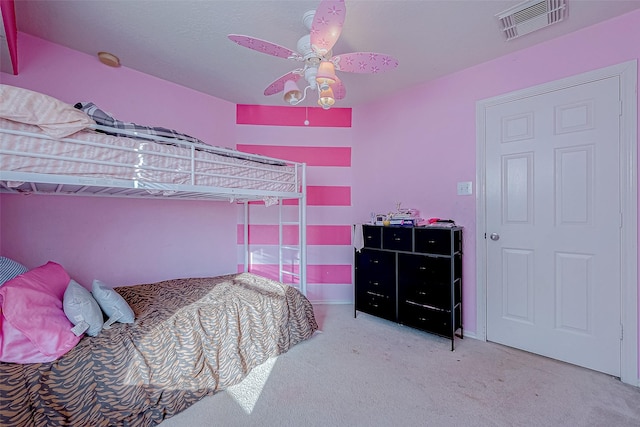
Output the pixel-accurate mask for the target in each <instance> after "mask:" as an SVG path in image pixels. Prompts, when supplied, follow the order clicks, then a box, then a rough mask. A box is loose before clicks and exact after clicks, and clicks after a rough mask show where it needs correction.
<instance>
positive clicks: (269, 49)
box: [227, 34, 302, 60]
mask: <svg viewBox="0 0 640 427" xmlns="http://www.w3.org/2000/svg"><path fill="white" fill-rule="evenodd" d="M227 37H229V40H231V41H233V42H236V43H237V44H239V45H240V46H243V47H248V48H249V49H253V50H255V51H258V52H262V53H266V54H267V55H272V56H277V57H279V58H285V59H288V58H292V59H300V60H301V59H302V57H301V56H300V54H299V53H297V52H294V51H292V50H291V49H289V48H286V47H284V46H280V45H277V44H275V43H271V42H268V41H266V40H260V39H257V38H255V37H250V36H243V35H240V34H229V35H228V36H227Z"/></svg>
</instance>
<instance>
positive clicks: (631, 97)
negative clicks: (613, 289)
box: [476, 60, 640, 387]
mask: <svg viewBox="0 0 640 427" xmlns="http://www.w3.org/2000/svg"><path fill="white" fill-rule="evenodd" d="M610 77H618V78H619V79H620V91H621V93H620V99H621V102H622V106H621V112H620V113H621V116H620V167H619V170H620V200H621V210H622V217H623V219H624V222H623V223H622V230H623V232H622V233H621V243H620V254H621V257H620V258H621V259H620V269H621V271H620V273H621V274H620V277H621V281H622V283H621V302H620V304H621V313H622V318H621V319H620V322H621V326H622V328H623V331H624V335H623V339H622V343H621V349H620V350H621V361H620V370H621V375H620V379H621V380H622V382H625V383H627V384H632V385H634V386H636V387H640V381H639V379H638V271H637V265H638V175H637V170H638V162H637V151H638V135H637V131H638V127H637V126H638V112H637V104H638V95H637V84H638V64H637V60H633V61H628V62H624V63H621V64H618V65H613V66H610V67H606V68H601V69H599V70H595V71H589V72H586V73H583V74H579V75H577V76H572V77H568V78H564V79H561V80H556V81H553V82H549V83H545V84H541V85H538V86H533V87H530V88H526V89H522V90H518V91H515V92H511V93H508V94H504V95H499V96H496V97H493V98H489V99H484V100H480V101H477V102H476V189H477V190H476V298H477V299H476V303H477V318H476V325H477V331H476V337H477V338H478V339H481V340H484V341H486V339H487V270H486V267H487V239H486V236H485V233H486V228H487V227H486V220H487V218H486V178H485V174H486V171H485V151H486V139H485V135H486V132H485V125H486V124H485V118H486V109H487V108H489V107H491V106H495V105H498V104H502V103H506V102H512V101H515V100H518V99H522V98H528V97H531V96H536V95H540V94H543V93H548V92H552V91H556V90H561V89H564V88H567V87H571V86H576V85H581V84H584V83H589V82H592V81H596V80H601V79H605V78H610Z"/></svg>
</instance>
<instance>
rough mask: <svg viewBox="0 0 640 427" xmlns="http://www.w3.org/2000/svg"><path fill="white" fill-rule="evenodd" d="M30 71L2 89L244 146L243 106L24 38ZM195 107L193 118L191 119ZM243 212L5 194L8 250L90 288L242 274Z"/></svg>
mask: <svg viewBox="0 0 640 427" xmlns="http://www.w3.org/2000/svg"><path fill="white" fill-rule="evenodd" d="M19 55H20V73H19V75H17V76H13V75H10V74H5V73H2V74H0V82H2V83H4V84H10V85H14V86H20V87H25V88H28V89H32V90H36V91H40V92H43V93H46V94H49V95H51V96H54V97H56V98H59V99H61V100H63V101H65V102H68V103H70V104H73V103H75V102H78V101H92V102H94V103H96V104H97V105H98V106H99V107H101V108H102V109H104V110H105V111H108V112H111V113H112V114H113V115H114V116H115V117H116V118H120V119H122V120H126V121H133V122H137V123H140V124H145V125H159V126H165V127H171V128H174V129H176V130H179V131H181V132H184V133H187V134H190V135H193V136H196V137H198V138H201V139H203V140H205V141H210V142H211V143H214V144H215V145H220V146H227V147H235V136H234V131H235V124H234V122H235V104H231V103H229V102H226V101H223V100H220V99H217V98H214V97H211V96H208V95H204V94H202V93H199V92H196V91H194V90H191V89H188V88H185V87H181V86H178V85H175V84H173V83H169V82H166V81H163V80H160V79H157V78H154V77H151V76H148V75H145V74H142V73H139V72H137V71H135V70H131V69H128V68H126V67H121V68H109V67H106V66H104V65H102V64H101V63H100V62H99V61H98V60H97V58H95V57H93V56H90V55H86V54H83V53H79V52H76V51H73V50H70V49H67V48H64V47H62V46H59V45H55V44H52V43H49V42H46V41H44V40H41V39H38V38H35V37H32V36H29V35H27V34H24V33H19ZM184 106H188V107H189V108H188V111H189V114H188V115H187V114H184V111H186V109H185V108H184ZM235 223H236V209H235V206H233V205H230V204H229V203H226V202H190V201H180V202H177V201H173V202H171V201H162V200H159V201H153V200H122V199H101V198H85V197H62V196H61V197H57V196H39V197H30V196H21V195H2V196H0V235H1V236H2V246H1V247H0V253H1V254H2V255H5V256H9V257H14V258H15V259H16V260H18V261H20V262H22V263H23V264H25V265H27V266H28V267H35V266H37V265H40V264H43V263H45V262H46V261H48V260H53V261H57V262H59V263H61V264H62V265H63V266H64V267H65V268H66V269H68V270H69V272H70V273H71V275H72V276H74V278H76V279H77V280H79V281H81V283H83V284H84V285H85V286H86V285H87V284H89V285H90V281H91V280H92V279H93V278H101V279H102V280H103V281H105V282H106V283H109V284H111V285H113V286H121V285H129V284H137V283H144V282H151V281H157V280H163V279H169V278H174V277H187V276H190V277H193V276H197V275H217V274H223V273H231V272H234V271H236V265H237V258H236V254H235V252H233V251H228V250H223V249H221V248H225V247H234V245H235V243H236V228H235Z"/></svg>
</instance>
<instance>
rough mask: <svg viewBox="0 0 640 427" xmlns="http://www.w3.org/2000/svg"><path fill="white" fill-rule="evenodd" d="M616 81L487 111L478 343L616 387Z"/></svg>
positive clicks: (618, 325)
mask: <svg viewBox="0 0 640 427" xmlns="http://www.w3.org/2000/svg"><path fill="white" fill-rule="evenodd" d="M619 92H620V90H619V79H618V78H617V77H609V78H603V79H601V80H598V81H595V82H590V83H584V84H580V85H576V86H573V87H569V88H566V89H562V90H555V91H551V92H548V93H544V94H539V95H535V96H529V97H526V98H522V99H519V100H514V101H510V102H505V103H503V104H498V105H494V106H490V107H489V108H487V110H486V116H485V117H486V122H485V123H486V231H487V239H491V240H487V252H486V256H487V294H486V296H487V331H486V333H487V339H488V340H490V341H494V342H498V343H502V344H505V345H508V346H511V347H516V348H520V349H523V350H526V351H530V352H533V353H537V354H541V355H544V356H548V357H552V358H554V359H559V360H563V361H566V362H569V363H573V364H576V365H580V366H584V367H587V368H591V369H595V370H597V371H601V372H605V373H608V374H612V375H616V376H619V375H620V339H621V302H620V298H621V297H620V295H621V277H620V275H621V273H620V269H621V267H620V227H621V208H620V184H619V176H620V175H619V169H618V167H619V152H620V148H619V146H620V144H619V142H620V135H619V132H620V131H619V117H620V97H619Z"/></svg>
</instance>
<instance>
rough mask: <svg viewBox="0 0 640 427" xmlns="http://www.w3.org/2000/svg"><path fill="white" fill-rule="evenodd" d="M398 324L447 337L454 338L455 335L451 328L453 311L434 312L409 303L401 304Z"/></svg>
mask: <svg viewBox="0 0 640 427" xmlns="http://www.w3.org/2000/svg"><path fill="white" fill-rule="evenodd" d="M398 322H400V323H402V324H404V325H407V326H412V327H414V328H418V329H422V330H423V331H427V332H433V333H435V334H438V335H443V336H446V337H452V336H453V334H454V330H453V328H452V326H451V311H441V310H434V309H431V308H428V307H423V306H420V305H416V304H412V303H409V302H401V303H400V307H399V313H398Z"/></svg>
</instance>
